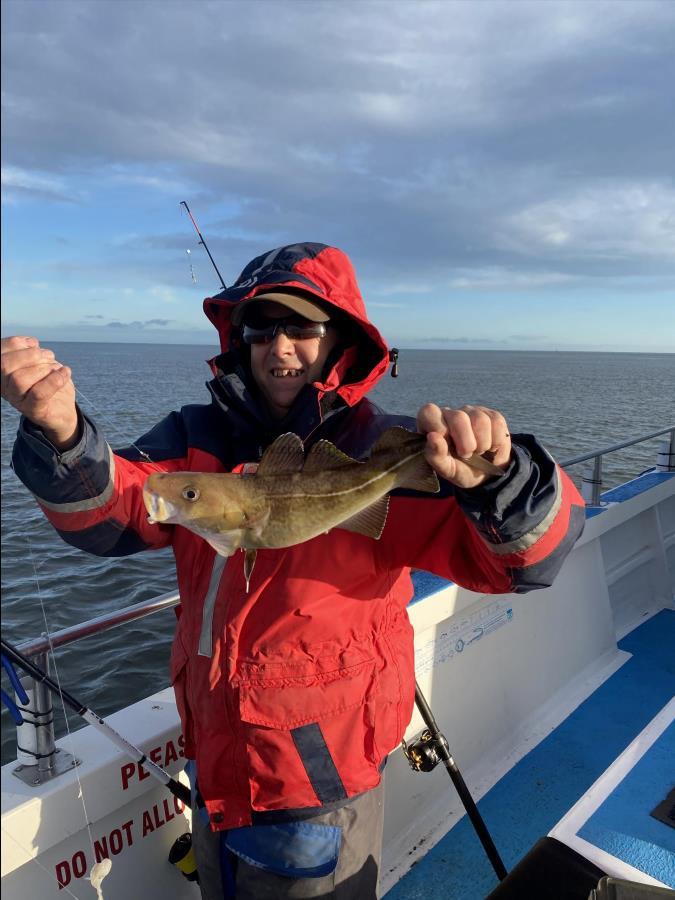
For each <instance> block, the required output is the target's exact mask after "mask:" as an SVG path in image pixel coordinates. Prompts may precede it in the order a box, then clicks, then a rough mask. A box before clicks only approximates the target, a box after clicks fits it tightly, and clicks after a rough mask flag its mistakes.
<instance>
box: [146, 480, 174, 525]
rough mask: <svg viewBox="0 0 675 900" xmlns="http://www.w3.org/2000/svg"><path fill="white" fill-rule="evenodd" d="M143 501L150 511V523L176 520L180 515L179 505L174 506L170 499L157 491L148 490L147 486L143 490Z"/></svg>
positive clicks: (155, 523)
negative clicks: (166, 498)
mask: <svg viewBox="0 0 675 900" xmlns="http://www.w3.org/2000/svg"><path fill="white" fill-rule="evenodd" d="M143 502H144V503H145V508H146V509H147V511H148V524H149V525H157V524H161V523H163V522H171V521H174V520H175V518H176V516H177V515H178V507H176V506H174V504H173V503H171V502H170V501H169V500H165V499H164V498H163V497H161V496H160V495H159V494H157V493H156V492H155V491H149V490H147V488H146V489H145V490H144V491H143Z"/></svg>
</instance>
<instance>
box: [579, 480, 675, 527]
mask: <svg viewBox="0 0 675 900" xmlns="http://www.w3.org/2000/svg"><path fill="white" fill-rule="evenodd" d="M671 478H675V472H657V471H655V470H650V471H648V472H644V473H643V474H642V475H638V477H637V478H633V480H632V481H627V482H626V483H625V484H619V485H617V487H614V488H610V489H609V490H608V491H604V493H603V494H602V502H603V503H606V504H611V503H623V502H624V500H630V499H631V498H633V497H637V496H638V494H642V493H644V491H648V490H649V489H650V488H653V487H656V485H658V484H662V483H663V482H664V481H668V480H669V479H671ZM606 509H609V506H608V505H607V506H587V507H586V518H587V519H592V518H593V516H597V515H599V513H603V512H605V510H606Z"/></svg>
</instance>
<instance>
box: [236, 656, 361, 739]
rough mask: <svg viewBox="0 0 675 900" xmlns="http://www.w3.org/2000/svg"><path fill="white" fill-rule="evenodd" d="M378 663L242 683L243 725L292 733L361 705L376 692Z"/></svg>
mask: <svg viewBox="0 0 675 900" xmlns="http://www.w3.org/2000/svg"><path fill="white" fill-rule="evenodd" d="M374 680H375V661H374V660H372V659H369V660H366V661H364V662H361V663H358V664H357V665H353V666H347V667H343V668H338V669H334V670H333V671H329V672H320V673H317V672H315V673H312V674H311V675H300V676H299V675H295V674H279V675H278V676H277V677H274V678H264V679H256V680H255V681H254V680H251V681H246V682H241V683H240V685H239V713H240V716H241V719H242V721H243V722H248V723H249V724H251V725H264V726H267V727H268V728H277V729H282V730H286V731H290V730H292V729H294V728H298V727H299V726H301V725H306V724H308V723H310V722H317V721H319V720H320V719H324V718H327V717H329V716H335V715H338V714H340V713H343V712H345V711H347V710H349V709H353V708H355V707H358V706H361V705H362V704H364V703H365V702H366V699H367V697H368V696H369V695H370V694H371V693H372V691H373V689H374Z"/></svg>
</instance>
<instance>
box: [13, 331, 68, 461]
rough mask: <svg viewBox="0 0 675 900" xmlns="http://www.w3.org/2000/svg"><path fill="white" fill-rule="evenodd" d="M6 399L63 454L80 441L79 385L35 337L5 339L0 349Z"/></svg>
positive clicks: (50, 351)
mask: <svg viewBox="0 0 675 900" xmlns="http://www.w3.org/2000/svg"><path fill="white" fill-rule="evenodd" d="M0 373H1V382H2V396H3V398H4V399H5V400H7V401H8V402H9V403H11V404H12V406H13V407H15V409H18V410H19V412H20V413H23V415H24V416H26V418H27V419H30V421H31V422H33V423H34V424H35V425H37V426H38V427H40V428H42V430H43V431H44V433H45V436H46V437H47V439H48V440H49V441H51V443H52V444H54V446H55V447H56V449H57V450H59V451H64V450H67V449H69V448H70V447H73V446H74V445H75V444H76V443H77V441H78V439H79V425H78V418H77V408H76V406H75V385H74V384H73V380H72V377H71V376H72V373H71V370H70V369H69V368H68V366H64V365H62V364H61V363H60V362H58V360H57V359H56V357H55V356H54V352H53V351H52V350H47V349H44V348H42V347H40V342H39V341H38V340H37V338H34V337H18V336H17V337H8V338H3V339H2V342H1V347H0Z"/></svg>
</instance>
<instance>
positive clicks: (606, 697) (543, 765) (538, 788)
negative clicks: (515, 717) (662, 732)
mask: <svg viewBox="0 0 675 900" xmlns="http://www.w3.org/2000/svg"><path fill="white" fill-rule="evenodd" d="M619 646H620V647H621V649H622V650H626V651H628V652H629V653H632V654H633V656H632V658H631V659H630V660H628V662H626V663H625V664H624V665H623V666H622V667H621V668H620V669H619V670H618V671H617V672H615V673H614V675H612V676H611V677H610V678H609V679H608V680H607V681H606V682H605V683H604V684H603V685H601V686H600V687H599V688H598V689H597V690H596V691H595V693H594V694H593V695H592V696H591V697H589V698H588V699H587V700H586V701H585V702H584V703H582V704H581V706H579V707H578V708H577V709H576V710H575V711H574V712H573V713H572V714H571V715H570V716H569V717H568V718H567V719H565V721H564V722H562V723H561V724H560V725H559V726H558V728H556V730H555V731H554V732H553V733H552V734H550V735H549V736H548V737H547V738H546V739H545V740H543V741H542V742H541V743H540V744H539V745H538V746H537V747H535V748H534V749H533V750H532V751H531V752H530V753H528V754H527V756H525V757H524V758H523V759H522V760H521V761H520V762H519V763H518V764H517V765H516V766H514V768H513V769H512V770H511V771H510V772H509V773H508V774H507V775H505V776H504V778H502V779H501V781H499V782H498V783H497V784H496V785H495V786H494V787H493V788H492V790H490V791H489V792H488V793H487V794H486V795H485V796H484V797H483V798H482V799H481V801H480V803H479V808H480V811H481V814H482V816H483V818H484V819H485V822H486V824H487V827H488V829H489V830H490V833H491V834H492V837H493V839H494V842H495V844H496V846H497V849H498V850H499V853H500V855H501V857H502V859H503V861H504V863H505V865H506V867H507V869H510V868H512V867H513V866H514V865H515V863H516V862H518V861H519V860H520V859H521V857H523V856H524V855H525V853H526V852H527V851H528V850H529V849H530V847H532V845H533V844H534V843H535V842H536V841H537V840H538V839H539V838H540V837H543V836H544V835H546V834H548V832H549V831H550V830H551V828H553V826H554V825H555V824H556V823H557V822H558V821H559V820H560V819H561V818H562V817H563V815H565V813H566V812H567V811H568V810H569V809H570V808H571V807H572V806H573V805H574V804H575V803H576V801H577V800H578V799H579V798H580V797H581V796H582V795H583V794H584V793H585V791H586V790H587V789H588V788H589V787H590V786H591V785H592V784H593V782H594V781H596V779H597V778H598V777H599V776H600V775H601V774H602V773H603V772H604V771H605V769H607V768H608V767H609V766H610V765H611V763H612V762H614V760H615V759H616V758H617V756H619V755H620V754H621V753H622V752H623V750H625V748H626V747H627V746H628V744H630V743H631V741H632V740H633V739H634V738H635V737H636V736H637V735H638V734H639V733H640V732H641V731H642V730H643V728H644V727H645V726H646V725H647V724H648V723H649V722H650V721H651V720H652V719H653V718H654V716H655V715H656V714H657V713H658V712H659V711H660V710H661V709H662V708H663V707H664V706H665V704H666V703H667V702H668V701H669V700H670V698H671V697H672V696H673V693H674V692H675V654H674V653H673V647H675V612H672V611H670V610H664V611H662V612H660V613H658V614H657V615H656V616H654V617H653V618H652V619H650V620H649V621H647V622H645V623H644V624H643V625H641V626H640V627H639V628H637V629H635V630H634V631H633V632H631V633H630V634H628V635H627V636H626V637H625V638H624V639H623V640H622V641H621V642H620V643H619ZM440 725H441V728H442V727H443V723H442V722H441V723H440ZM450 749H451V750H452V742H451V744H450ZM456 762H457V765H458V766H459V768H460V770H461V769H462V767H464V768H466V767H467V760H461V759H457V760H456ZM416 777H425V778H436V780H437V783H438V789H439V790H441V789H442V786H443V781H444V780H445V782H446V789H447V790H448V791H451V790H454V788H453V787H452V784H451V782H450V780H449V778H448V776H447V773H446V772H445V770H443V769H441V768H438V769H436V770H435V771H434V772H433V773H431V774H429V775H424V776H416ZM636 777H637V776H636ZM668 787H669V785H667V784H666V785H664V788H665V789H666V790H667V788H668ZM664 794H665V790H664ZM654 805H656V804H654ZM657 824H658V823H657ZM596 825H597V822H596ZM662 827H663V828H664V829H667V828H668V826H666V825H663V826H662ZM663 874H664V873H663V871H661V872H660V875H663ZM660 875H659V874H656V873H654V876H655V877H656V878H659V880H664V881H666V879H665V878H661V877H660ZM666 883H667V881H666ZM496 885H497V878H496V876H495V875H494V872H493V871H492V868H491V866H490V863H489V862H488V860H487V858H486V856H485V854H484V852H483V849H482V847H481V845H480V843H479V841H478V838H477V837H476V835H475V832H474V831H473V828H472V826H471V823H470V822H469V821H468V820H467V817H466V816H464V818H463V819H462V820H461V821H460V822H459V823H458V824H457V825H456V826H455V827H454V828H453V829H452V830H451V831H450V832H448V834H447V835H446V836H445V837H444V838H443V839H442V840H441V841H439V843H438V844H436V846H435V847H433V848H432V849H431V850H430V851H429V852H428V853H427V855H426V856H425V857H424V858H423V859H421V860H420V861H419V862H418V863H417V864H416V865H415V866H414V867H413V868H412V869H411V870H410V871H409V872H408V874H407V875H406V876H405V877H404V878H403V879H401V881H399V882H398V884H396V885H395V886H394V887H393V888H392V889H391V890H390V891H389V892H388V893H387V894H386V898H387V900H441V898H443V900H453V898H457V900H484V898H485V897H486V896H487V895H488V894H489V893H490V891H491V890H493V889H494V888H495V887H496Z"/></svg>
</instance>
